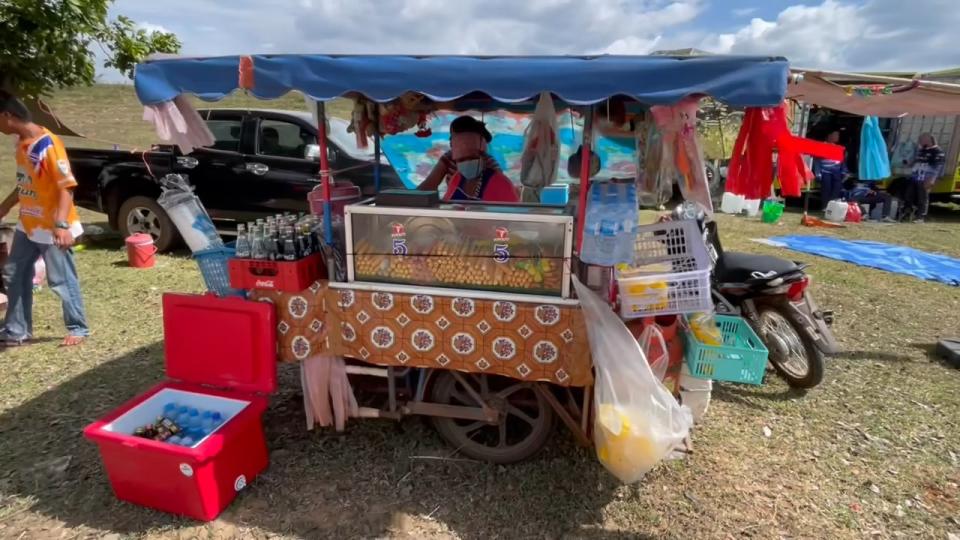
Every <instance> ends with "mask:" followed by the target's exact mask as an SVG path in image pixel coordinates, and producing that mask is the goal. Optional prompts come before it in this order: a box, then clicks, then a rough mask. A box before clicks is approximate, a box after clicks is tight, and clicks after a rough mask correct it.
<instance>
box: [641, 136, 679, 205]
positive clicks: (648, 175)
mask: <svg viewBox="0 0 960 540" xmlns="http://www.w3.org/2000/svg"><path fill="white" fill-rule="evenodd" d="M636 136H637V160H638V163H637V167H638V174H639V179H640V181H639V183H638V186H637V192H638V194H639V196H640V202H641V204H643V205H644V206H647V207H655V208H658V207H661V206H663V205H664V204H666V203H667V202H668V201H669V200H670V199H671V198H672V197H673V184H674V183H676V182H678V174H677V169H676V167H675V166H674V165H673V160H672V159H670V158H669V153H668V155H667V158H664V148H663V135H662V134H661V133H660V130H659V129H657V125H656V123H655V122H653V121H650V120H649V119H647V120H645V121H644V122H643V123H642V124H639V125H638V126H637V130H636ZM641 144H642V145H643V146H642V148H641V146H640V145H641Z"/></svg>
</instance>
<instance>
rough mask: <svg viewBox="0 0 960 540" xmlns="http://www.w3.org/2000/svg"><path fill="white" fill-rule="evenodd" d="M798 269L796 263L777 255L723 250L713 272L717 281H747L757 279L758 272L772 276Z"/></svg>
mask: <svg viewBox="0 0 960 540" xmlns="http://www.w3.org/2000/svg"><path fill="white" fill-rule="evenodd" d="M800 269H801V268H800V267H799V266H797V264H796V263H794V262H792V261H788V260H785V259H781V258H779V257H772V256H770V255H753V254H751V253H737V252H733V251H725V252H723V254H722V255H720V258H719V260H717V265H716V269H715V270H714V272H715V274H716V279H717V281H719V282H721V283H748V282H750V281H753V280H756V279H758V277H757V275H758V274H755V273H759V274H762V275H765V276H767V275H769V276H770V277H774V276H782V275H786V274H791V273H793V272H798V271H800Z"/></svg>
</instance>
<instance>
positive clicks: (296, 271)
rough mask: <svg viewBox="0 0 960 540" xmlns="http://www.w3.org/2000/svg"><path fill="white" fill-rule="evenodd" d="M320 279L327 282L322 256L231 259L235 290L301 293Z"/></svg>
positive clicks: (231, 277) (232, 285) (231, 280)
mask: <svg viewBox="0 0 960 540" xmlns="http://www.w3.org/2000/svg"><path fill="white" fill-rule="evenodd" d="M318 279H327V269H326V267H325V266H324V264H323V255H322V254H321V253H314V254H313V255H310V256H308V257H304V258H303V259H300V260H297V261H260V260H255V259H230V286H231V287H234V288H236V289H269V290H273V291H283V292H300V291H302V290H304V289H306V288H308V287H310V285H312V284H313V282H314V281H317V280H318Z"/></svg>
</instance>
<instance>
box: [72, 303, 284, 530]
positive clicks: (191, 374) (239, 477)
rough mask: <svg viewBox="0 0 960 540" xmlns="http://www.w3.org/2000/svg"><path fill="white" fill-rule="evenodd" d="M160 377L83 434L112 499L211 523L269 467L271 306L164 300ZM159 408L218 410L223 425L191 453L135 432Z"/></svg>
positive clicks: (273, 363)
mask: <svg viewBox="0 0 960 540" xmlns="http://www.w3.org/2000/svg"><path fill="white" fill-rule="evenodd" d="M163 326H164V337H165V342H164V345H165V347H164V349H165V350H164V356H165V364H166V374H167V377H168V380H166V381H164V382H161V383H160V384H157V385H156V386H154V387H153V388H151V389H150V390H148V391H147V392H145V393H143V394H141V395H139V396H137V397H135V398H134V399H132V400H130V401H128V402H127V403H125V404H123V405H121V406H120V407H118V408H117V409H115V410H113V411H112V412H110V413H108V414H107V415H105V416H104V417H102V418H101V419H99V420H97V421H96V422H94V423H92V424H90V425H89V426H87V427H86V428H85V429H84V436H85V437H86V438H87V439H89V440H91V441H93V442H94V443H96V445H97V447H98V448H99V450H100V456H101V459H102V461H103V465H104V469H105V470H106V473H107V478H108V479H109V481H110V486H111V487H112V488H113V492H114V494H115V495H116V496H117V498H118V499H121V500H124V501H127V502H131V503H134V504H138V505H141V506H146V507H149V508H155V509H157V510H161V511H164V512H170V513H173V514H178V515H183V516H187V517H191V518H194V519H198V520H203V521H209V520H212V519H215V518H216V517H217V516H218V515H219V514H220V513H221V512H222V511H223V510H224V509H225V508H226V507H227V506H228V505H229V504H230V503H231V502H232V501H233V499H234V498H236V496H237V493H238V492H239V491H241V490H242V489H244V488H245V487H246V486H247V485H248V484H249V483H250V482H252V481H253V480H254V478H256V477H257V475H259V474H260V473H261V472H262V471H263V470H264V469H266V467H267V464H268V455H267V445H266V440H265V438H264V435H263V426H262V415H263V413H264V411H265V410H266V408H267V404H268V403H267V394H269V393H271V392H273V391H275V390H276V387H277V367H276V365H277V364H276V309H275V308H274V306H272V305H270V304H266V303H262V302H248V301H245V300H241V299H239V298H216V297H215V296H213V295H203V296H197V295H174V294H167V295H164V297H163ZM167 403H177V404H180V405H186V406H190V407H196V408H198V409H204V410H215V411H218V412H220V413H221V414H222V415H223V417H224V419H225V421H224V422H223V424H221V425H220V426H219V427H218V428H217V429H215V430H214V431H213V432H212V433H210V434H209V435H207V436H206V437H204V438H203V439H201V440H200V441H198V442H197V443H195V444H194V445H193V446H191V447H184V446H177V445H173V444H168V443H166V442H161V441H154V440H150V439H143V438H140V437H136V436H134V435H132V433H133V431H134V430H135V429H136V428H137V427H140V426H142V425H144V424H146V423H149V422H152V421H154V420H155V419H156V418H157V417H158V416H160V415H161V413H162V411H163V407H164V405H165V404H167Z"/></svg>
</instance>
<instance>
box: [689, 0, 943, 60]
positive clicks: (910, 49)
mask: <svg viewBox="0 0 960 540" xmlns="http://www.w3.org/2000/svg"><path fill="white" fill-rule="evenodd" d="M956 6H957V5H956V3H955V0H911V1H909V2H901V1H900V0H865V1H861V2H858V3H851V2H841V1H838V0H824V1H823V3H821V4H818V5H812V6H807V5H796V6H790V7H788V8H786V9H784V10H783V11H781V12H780V13H779V14H778V15H777V17H776V19H774V20H765V19H760V18H754V19H752V20H751V21H750V22H749V23H748V24H746V25H745V26H743V27H741V28H740V29H738V30H737V31H736V32H731V33H725V34H714V35H709V36H707V37H705V38H704V39H703V41H702V42H701V44H700V47H701V48H704V49H707V50H711V51H714V52H720V53H733V54H776V55H782V56H786V57H787V58H789V59H790V61H791V64H793V65H796V66H803V67H816V68H824V69H842V70H907V71H914V70H916V71H927V70H933V69H938V68H943V67H951V66H956V65H960V48H957V47H955V46H954V45H953V41H954V40H953V35H954V33H955V30H956V28H957V27H958V26H960V10H958V9H957V7H956Z"/></svg>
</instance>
